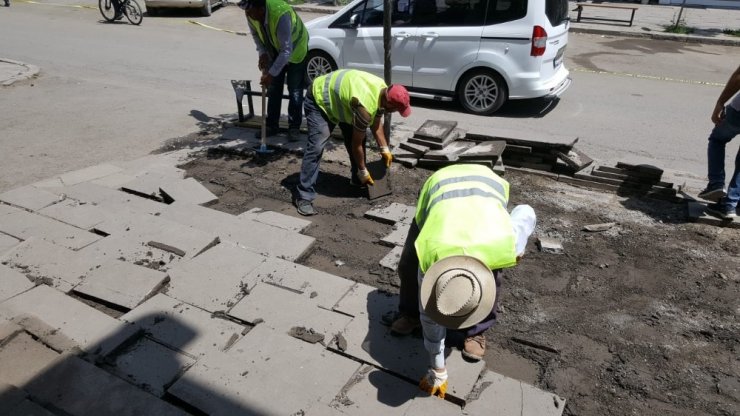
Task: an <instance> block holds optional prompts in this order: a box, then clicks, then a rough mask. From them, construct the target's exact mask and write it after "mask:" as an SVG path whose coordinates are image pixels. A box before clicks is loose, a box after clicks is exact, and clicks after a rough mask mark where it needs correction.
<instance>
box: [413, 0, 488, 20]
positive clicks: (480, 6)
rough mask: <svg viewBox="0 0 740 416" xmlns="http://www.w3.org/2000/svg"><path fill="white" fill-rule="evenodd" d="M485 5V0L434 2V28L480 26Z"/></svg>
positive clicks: (442, 0)
mask: <svg viewBox="0 0 740 416" xmlns="http://www.w3.org/2000/svg"><path fill="white" fill-rule="evenodd" d="M417 1H419V0H417ZM486 3H487V0H436V2H435V4H436V9H437V14H436V18H437V22H436V26H482V25H483V18H484V16H485V10H486Z"/></svg>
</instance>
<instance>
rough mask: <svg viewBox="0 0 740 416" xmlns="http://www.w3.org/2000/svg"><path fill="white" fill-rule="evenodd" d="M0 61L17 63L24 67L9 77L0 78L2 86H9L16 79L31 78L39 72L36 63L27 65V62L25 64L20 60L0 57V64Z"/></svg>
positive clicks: (0, 62)
mask: <svg viewBox="0 0 740 416" xmlns="http://www.w3.org/2000/svg"><path fill="white" fill-rule="evenodd" d="M2 63H7V64H11V65H17V66H20V67H23V68H25V70H24V71H22V72H19V73H18V74H15V75H11V76H10V77H9V78H7V79H5V80H0V81H1V82H2V85H3V86H10V85H12V84H13V83H14V82H16V81H22V80H26V79H29V78H33V77H35V76H36V75H38V73H39V67H37V66H36V65H29V64H26V63H23V62H20V61H14V60H12V59H5V58H0V64H2Z"/></svg>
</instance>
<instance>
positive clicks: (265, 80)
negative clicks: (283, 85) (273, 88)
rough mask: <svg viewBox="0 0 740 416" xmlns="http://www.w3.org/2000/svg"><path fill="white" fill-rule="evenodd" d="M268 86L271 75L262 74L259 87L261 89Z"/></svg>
mask: <svg viewBox="0 0 740 416" xmlns="http://www.w3.org/2000/svg"><path fill="white" fill-rule="evenodd" d="M270 84H272V75H270V73H269V72H265V73H263V74H262V78H260V85H262V86H263V87H269V86H270Z"/></svg>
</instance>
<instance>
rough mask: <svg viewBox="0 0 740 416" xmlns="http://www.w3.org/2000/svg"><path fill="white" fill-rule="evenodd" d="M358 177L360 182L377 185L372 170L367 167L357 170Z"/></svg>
mask: <svg viewBox="0 0 740 416" xmlns="http://www.w3.org/2000/svg"><path fill="white" fill-rule="evenodd" d="M357 177H358V178H359V179H360V183H361V184H363V185H375V181H373V178H372V176H370V172H368V170H367V169H360V170H358V171H357Z"/></svg>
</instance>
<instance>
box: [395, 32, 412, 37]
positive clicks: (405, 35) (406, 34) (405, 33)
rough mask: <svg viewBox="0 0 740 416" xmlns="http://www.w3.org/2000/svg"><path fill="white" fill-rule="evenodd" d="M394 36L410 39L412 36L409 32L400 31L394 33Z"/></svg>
mask: <svg viewBox="0 0 740 416" xmlns="http://www.w3.org/2000/svg"><path fill="white" fill-rule="evenodd" d="M393 37H394V38H399V39H408V38H410V37H411V33H408V32H398V33H396V34H395V35H393Z"/></svg>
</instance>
